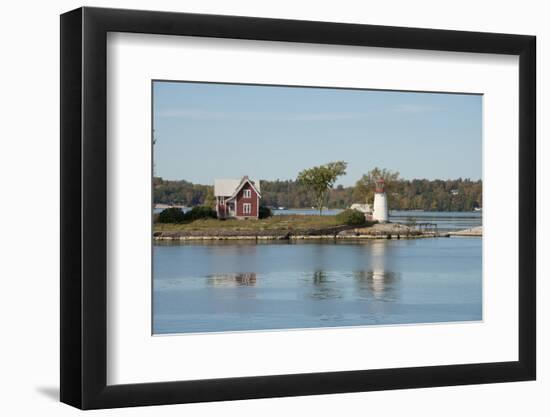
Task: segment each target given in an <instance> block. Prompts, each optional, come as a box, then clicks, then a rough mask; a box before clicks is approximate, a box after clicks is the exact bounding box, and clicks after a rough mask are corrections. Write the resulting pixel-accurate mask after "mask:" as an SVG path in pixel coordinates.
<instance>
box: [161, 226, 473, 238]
mask: <svg viewBox="0 0 550 417" xmlns="http://www.w3.org/2000/svg"><path fill="white" fill-rule="evenodd" d="M451 236H473V237H481V236H482V232H481V228H472V229H466V230H462V231H456V232H449V231H445V232H439V231H437V230H417V229H414V228H412V227H410V226H406V225H403V224H399V223H386V224H376V225H374V226H370V227H356V226H340V227H332V228H326V229H317V230H294V231H293V230H286V229H284V230H270V231H267V230H266V231H242V230H217V231H212V232H205V231H171V232H169V231H162V232H161V231H157V232H154V233H153V240H154V241H221V240H255V241H258V240H259V241H268V240H294V241H296V240H376V239H388V240H390V239H396V240H398V239H427V238H438V237H451Z"/></svg>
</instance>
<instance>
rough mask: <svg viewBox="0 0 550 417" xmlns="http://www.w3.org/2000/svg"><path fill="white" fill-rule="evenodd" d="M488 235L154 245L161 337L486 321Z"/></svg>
mask: <svg viewBox="0 0 550 417" xmlns="http://www.w3.org/2000/svg"><path fill="white" fill-rule="evenodd" d="M481 248H482V246H481V239H460V238H449V239H419V240H400V241H398V240H380V241H368V242H365V241H361V242H338V243H335V242H313V243H312V242H303V243H296V242H294V243H292V242H269V243H258V244H256V243H254V242H223V243H219V244H212V243H211V242H208V243H204V244H202V243H193V244H189V243H187V244H177V245H166V244H161V245H155V247H154V257H153V262H154V280H153V289H154V293H153V332H154V333H182V332H213V331H235V330H259V329H290V328H311V327H334V326H358V325H369V324H399V323H429V322H445V321H469V320H480V319H481V318H482V308H481V300H482V291H481V289H482V285H481V283H482V280H481V277H482V274H481V269H482V268H481V264H482V262H481V259H482V258H481V254H482V250H481Z"/></svg>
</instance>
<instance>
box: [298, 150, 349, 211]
mask: <svg viewBox="0 0 550 417" xmlns="http://www.w3.org/2000/svg"><path fill="white" fill-rule="evenodd" d="M346 166H347V163H346V162H344V161H337V162H329V163H328V164H324V165H320V166H318V167H313V168H308V169H304V170H303V171H302V172H300V173H299V174H298V177H297V179H296V181H298V182H299V183H301V184H303V185H305V186H306V187H308V188H309V189H310V190H312V191H313V193H314V195H315V206H316V207H317V208H318V209H319V214H323V205H324V204H325V202H326V200H327V196H328V194H329V192H330V190H331V189H332V187H333V186H334V183H335V182H336V180H337V179H338V177H340V176H342V175H345V174H346Z"/></svg>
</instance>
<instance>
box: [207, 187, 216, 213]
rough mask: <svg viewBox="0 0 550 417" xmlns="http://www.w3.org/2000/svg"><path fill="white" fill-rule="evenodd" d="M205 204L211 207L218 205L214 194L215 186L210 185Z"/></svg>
mask: <svg viewBox="0 0 550 417" xmlns="http://www.w3.org/2000/svg"><path fill="white" fill-rule="evenodd" d="M204 205H205V206H208V207H210V208H214V207H216V197H215V196H214V187H208V189H207V190H206V196H205V197H204Z"/></svg>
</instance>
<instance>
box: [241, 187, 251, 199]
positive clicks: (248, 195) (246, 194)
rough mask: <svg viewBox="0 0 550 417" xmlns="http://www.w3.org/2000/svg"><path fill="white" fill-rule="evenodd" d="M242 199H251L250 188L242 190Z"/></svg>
mask: <svg viewBox="0 0 550 417" xmlns="http://www.w3.org/2000/svg"><path fill="white" fill-rule="evenodd" d="M243 198H252V190H251V189H250V188H247V189H246V190H243Z"/></svg>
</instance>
